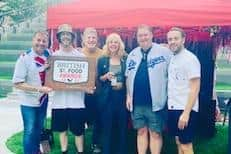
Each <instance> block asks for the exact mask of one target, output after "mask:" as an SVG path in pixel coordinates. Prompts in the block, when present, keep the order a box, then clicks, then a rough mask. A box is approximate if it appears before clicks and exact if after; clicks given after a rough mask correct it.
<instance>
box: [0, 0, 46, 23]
mask: <svg viewBox="0 0 231 154" xmlns="http://www.w3.org/2000/svg"><path fill="white" fill-rule="evenodd" d="M2 2H3V3H5V5H4V7H5V8H7V11H5V12H4V14H6V15H8V16H10V17H11V18H12V19H13V21H14V22H21V21H24V20H28V19H32V18H34V17H36V16H38V15H39V14H41V13H42V12H44V11H45V10H46V0H2ZM0 13H1V12H0Z"/></svg>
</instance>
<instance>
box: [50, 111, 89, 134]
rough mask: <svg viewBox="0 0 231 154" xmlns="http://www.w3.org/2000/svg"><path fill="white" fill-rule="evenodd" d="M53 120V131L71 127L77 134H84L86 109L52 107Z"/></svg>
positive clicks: (65, 129) (61, 130) (62, 130)
mask: <svg viewBox="0 0 231 154" xmlns="http://www.w3.org/2000/svg"><path fill="white" fill-rule="evenodd" d="M51 120H52V122H51V127H52V130H53V131H57V132H64V131H67V130H68V129H69V130H70V131H71V132H72V133H73V134H74V135H75V136H80V135H83V134H84V123H85V121H86V118H85V109H52V113H51Z"/></svg>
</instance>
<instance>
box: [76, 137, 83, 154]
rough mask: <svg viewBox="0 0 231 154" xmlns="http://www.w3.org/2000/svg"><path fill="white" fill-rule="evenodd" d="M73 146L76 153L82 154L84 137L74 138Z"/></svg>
mask: <svg viewBox="0 0 231 154" xmlns="http://www.w3.org/2000/svg"><path fill="white" fill-rule="evenodd" d="M75 146H76V149H77V150H78V152H83V146H84V137H83V135H81V136H75Z"/></svg>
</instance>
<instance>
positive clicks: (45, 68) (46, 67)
mask: <svg viewBox="0 0 231 154" xmlns="http://www.w3.org/2000/svg"><path fill="white" fill-rule="evenodd" d="M49 67H50V64H49V63H48V62H46V63H45V64H44V70H47V69H48V68H49Z"/></svg>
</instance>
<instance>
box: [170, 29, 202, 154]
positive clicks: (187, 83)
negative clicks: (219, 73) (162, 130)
mask: <svg viewBox="0 0 231 154" xmlns="http://www.w3.org/2000/svg"><path fill="white" fill-rule="evenodd" d="M167 40H168V45H169V48H170V50H171V51H172V52H173V54H174V56H173V57H172V58H171V60H170V64H169V68H168V110H169V117H168V128H169V133H170V134H171V135H173V136H175V139H176V144H177V147H178V154H193V153H194V152H193V145H192V138H193V136H194V130H195V125H196V117H197V112H198V107H199V104H198V94H199V90H200V62H199V61H198V59H197V57H196V56H195V55H194V54H192V53H191V52H190V51H188V50H187V49H185V48H184V43H185V32H184V31H183V30H182V29H180V28H177V27H174V28H171V29H170V31H169V32H168V33H167Z"/></svg>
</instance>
